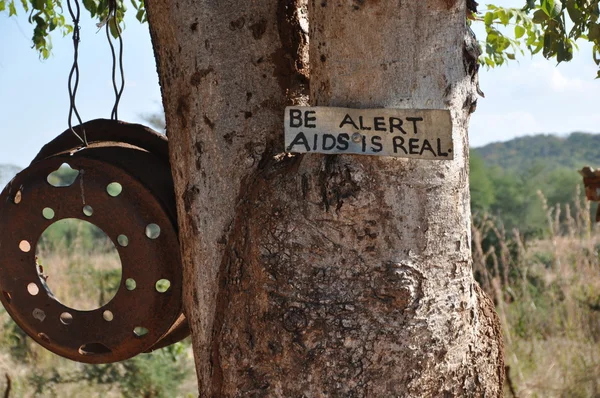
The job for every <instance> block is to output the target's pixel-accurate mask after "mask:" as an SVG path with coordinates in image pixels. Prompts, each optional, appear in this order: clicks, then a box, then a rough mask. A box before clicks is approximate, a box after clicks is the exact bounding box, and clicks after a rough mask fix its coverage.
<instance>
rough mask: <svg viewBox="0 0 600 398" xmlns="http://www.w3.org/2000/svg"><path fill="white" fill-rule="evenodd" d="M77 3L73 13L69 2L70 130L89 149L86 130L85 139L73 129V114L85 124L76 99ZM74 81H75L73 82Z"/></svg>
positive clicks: (77, 72)
mask: <svg viewBox="0 0 600 398" xmlns="http://www.w3.org/2000/svg"><path fill="white" fill-rule="evenodd" d="M74 2H75V11H73V7H72V6H71V0H67V7H68V8H69V14H71V18H72V19H73V66H72V67H71V72H70V73H69V99H70V101H71V107H70V108H69V130H71V132H72V133H73V134H74V135H75V136H76V137H77V138H78V139H79V140H80V141H81V143H82V144H83V146H85V147H87V146H88V142H87V137H86V134H85V130H84V129H83V128H81V131H82V132H83V138H82V137H81V136H80V135H79V134H77V133H76V132H75V130H74V129H73V124H72V119H73V113H74V114H75V116H76V117H77V120H78V121H79V124H80V125H81V124H83V122H82V121H81V116H79V111H78V110H77V106H76V104H75V97H76V96H77V88H78V87H79V65H78V63H77V61H78V58H79V30H80V27H79V16H80V7H79V1H78V0H74ZM73 79H74V80H73Z"/></svg>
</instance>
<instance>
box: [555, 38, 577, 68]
mask: <svg viewBox="0 0 600 398" xmlns="http://www.w3.org/2000/svg"><path fill="white" fill-rule="evenodd" d="M572 59H573V46H572V45H571V43H568V42H566V41H565V40H560V41H559V42H558V48H557V53H556V60H557V61H558V62H559V63H560V62H563V61H567V62H568V61H570V60H572Z"/></svg>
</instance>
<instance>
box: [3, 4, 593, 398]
mask: <svg viewBox="0 0 600 398" xmlns="http://www.w3.org/2000/svg"><path fill="white" fill-rule="evenodd" d="M21 3H22V5H23V8H24V9H25V10H26V11H30V10H31V14H30V20H31V21H32V22H33V23H34V24H35V26H36V27H35V29H34V35H33V42H34V46H35V47H36V48H37V49H38V50H39V51H40V53H41V55H42V56H43V57H47V56H48V55H49V51H50V43H49V41H48V40H47V35H48V33H49V32H50V31H52V30H54V29H57V28H62V29H63V31H64V32H67V33H69V32H70V29H71V28H70V27H69V26H68V23H67V22H66V21H65V18H64V16H63V15H61V10H62V8H61V0H53V1H49V2H41V1H38V0H22V2H21ZM111 3H112V1H109V0H88V1H84V6H85V8H86V9H88V10H89V11H90V12H91V13H92V16H96V15H97V16H99V18H100V19H104V18H105V17H106V16H107V13H108V9H109V5H110V4H111ZM132 3H133V4H134V6H135V7H136V8H137V9H138V11H137V17H138V19H140V20H141V21H145V20H146V9H147V13H148V14H147V19H148V21H149V25H150V31H151V34H152V39H153V45H154V50H155V54H156V59H157V64H158V71H159V76H160V83H161V87H162V94H163V102H164V106H165V110H166V119H167V124H168V135H169V140H170V151H171V161H172V162H171V163H172V167H173V175H174V178H175V185H176V194H177V201H178V212H179V224H180V225H179V226H180V241H181V249H182V254H183V259H184V268H185V284H186V286H185V297H184V301H185V309H186V315H187V316H188V318H189V320H190V325H191V328H192V337H193V343H194V353H195V358H196V365H197V371H198V378H199V383H200V386H199V389H200V394H201V396H203V397H205V396H206V397H209V396H244V397H245V396H285V397H288V396H289V397H294V396H299V397H300V396H304V397H320V396H344V397H387V396H494V395H495V396H498V395H501V392H502V384H503V378H504V374H503V372H504V366H503V358H502V339H501V335H500V330H499V325H498V320H497V317H496V315H495V312H494V309H493V305H492V303H491V302H490V300H489V299H488V298H486V297H485V295H484V294H483V293H482V292H481V290H480V289H479V287H478V286H477V284H476V283H475V282H474V280H473V275H472V271H471V254H470V213H469V191H468V168H467V164H468V138H467V125H468V121H469V116H470V113H471V112H472V111H473V110H474V109H475V103H476V97H477V94H478V92H479V90H478V88H477V56H478V46H477V44H476V42H475V41H474V38H473V36H472V35H471V33H470V31H469V29H468V27H467V23H466V22H467V17H468V18H470V19H475V20H480V21H481V22H483V23H484V24H485V27H486V35H487V36H486V40H485V42H484V43H485V54H484V55H483V56H481V57H480V61H481V62H483V63H485V64H487V65H488V66H495V65H499V64H502V63H503V62H505V61H506V60H510V59H514V58H515V53H516V52H518V51H520V49H521V48H527V49H528V50H529V51H530V52H532V53H536V52H542V54H543V55H544V56H546V57H556V58H557V60H558V61H559V62H560V61H563V60H570V59H571V57H572V49H573V45H574V41H575V40H577V39H578V38H585V39H587V40H589V41H591V42H593V44H594V46H593V49H592V52H593V56H594V60H595V61H596V63H597V64H600V24H599V23H598V21H599V19H600V11H599V9H598V3H599V1H598V0H561V1H560V2H559V1H558V0H538V1H534V0H524V5H525V6H524V8H523V9H504V8H498V7H495V6H488V8H487V9H486V10H484V13H483V14H481V16H477V15H475V14H473V13H472V12H471V11H472V10H473V7H474V5H475V2H474V1H472V0H466V1H464V0H421V1H400V0H398V1H391V0H389V1H381V0H339V1H328V0H320V1H315V0H311V1H310V2H308V4H307V2H306V0H279V1H276V0H252V1H248V0H198V1H190V0H146V4H145V7H146V8H144V7H143V6H142V5H143V4H139V3H138V2H137V1H136V0H132ZM6 8H8V12H9V14H10V15H13V14H15V13H16V7H15V1H14V0H0V12H1V11H3V10H4V9H6ZM123 11H124V9H123V7H122V5H121V6H120V8H119V10H118V11H117V16H118V17H119V18H120V17H122V12H123ZM567 19H568V20H569V21H570V23H568V21H567ZM512 24H516V26H515V27H514V38H511V37H510V36H507V35H506V31H505V29H504V30H503V28H502V27H503V26H504V27H507V26H512ZM309 26H310V28H309ZM112 28H113V33H115V34H116V29H114V25H113V26H112ZM309 40H310V42H309ZM599 73H600V72H599ZM479 93H480V92H479ZM291 104H294V105H319V106H344V107H353V108H405V109H449V110H450V112H451V115H452V125H453V128H452V130H453V141H454V149H455V153H454V159H453V160H451V161H428V160H409V159H397V158H385V157H371V156H355V155H316V154H309V155H288V154H285V153H284V147H283V115H284V108H285V106H286V105H291Z"/></svg>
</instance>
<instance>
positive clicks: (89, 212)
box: [83, 205, 94, 217]
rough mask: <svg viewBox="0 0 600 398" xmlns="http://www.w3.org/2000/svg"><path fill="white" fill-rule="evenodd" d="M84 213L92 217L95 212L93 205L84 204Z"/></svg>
mask: <svg viewBox="0 0 600 398" xmlns="http://www.w3.org/2000/svg"><path fill="white" fill-rule="evenodd" d="M83 214H85V215H86V216H88V217H91V216H92V214H94V209H92V206H90V205H85V206H83Z"/></svg>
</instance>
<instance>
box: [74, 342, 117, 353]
mask: <svg viewBox="0 0 600 398" xmlns="http://www.w3.org/2000/svg"><path fill="white" fill-rule="evenodd" d="M111 352H112V351H111V349H110V348H108V347H107V346H105V345H104V344H102V343H87V344H83V345H82V346H81V347H79V353H80V354H81V355H99V354H110V353H111Z"/></svg>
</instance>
